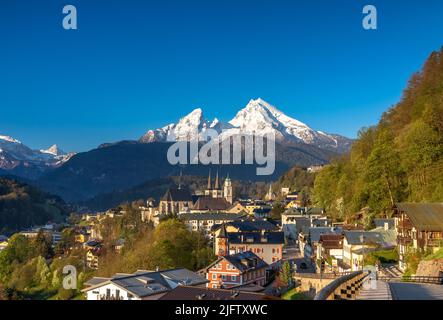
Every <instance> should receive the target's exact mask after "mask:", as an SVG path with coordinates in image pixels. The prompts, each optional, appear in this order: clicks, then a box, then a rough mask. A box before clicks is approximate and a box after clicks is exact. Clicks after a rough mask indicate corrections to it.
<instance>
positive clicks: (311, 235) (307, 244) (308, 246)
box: [299, 227, 343, 263]
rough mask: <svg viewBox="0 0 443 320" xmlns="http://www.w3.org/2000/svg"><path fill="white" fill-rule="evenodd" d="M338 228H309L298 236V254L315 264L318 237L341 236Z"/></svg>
mask: <svg viewBox="0 0 443 320" xmlns="http://www.w3.org/2000/svg"><path fill="white" fill-rule="evenodd" d="M342 231H343V230H342V229H341V228H339V227H310V228H308V229H307V231H306V230H304V231H303V232H302V233H300V235H299V246H300V252H302V253H303V256H304V258H305V259H306V260H307V261H308V262H311V263H316V262H317V248H318V244H319V242H320V237H321V236H322V235H327V234H342Z"/></svg>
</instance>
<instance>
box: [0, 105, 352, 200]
mask: <svg viewBox="0 0 443 320" xmlns="http://www.w3.org/2000/svg"><path fill="white" fill-rule="evenodd" d="M208 128H211V129H214V130H216V131H217V134H218V135H219V137H221V138H222V139H224V138H225V137H230V136H233V135H236V134H252V133H254V134H265V133H268V132H273V133H274V134H275V136H276V142H277V144H276V170H275V172H274V174H273V175H271V176H266V177H264V176H257V175H256V167H257V166H256V165H244V164H243V165H223V166H219V165H210V166H207V165H202V164H198V165H181V166H174V165H171V164H169V162H168V161H167V157H166V155H167V151H168V148H169V146H170V145H171V144H172V143H173V142H174V141H177V140H180V141H194V140H196V139H197V138H198V135H200V134H202V133H204V131H205V130H207V129H208ZM351 143H352V140H351V139H348V138H346V137H343V136H339V135H335V134H326V133H323V132H321V131H315V130H313V129H311V128H310V127H309V126H307V125H306V124H304V123H302V122H300V121H298V120H295V119H293V118H290V117H288V116H286V115H285V114H284V113H282V112H281V111H279V110H278V109H277V108H275V107H273V106H272V105H270V104H269V103H267V102H265V101H264V100H262V99H257V100H251V101H250V102H249V103H248V104H247V106H246V107H245V108H244V109H242V110H240V111H239V112H238V113H237V115H236V116H235V117H234V118H233V119H232V120H231V121H229V122H227V123H223V122H221V121H219V120H217V119H214V120H212V121H208V120H206V119H205V118H204V116H203V111H202V110H201V109H195V110H194V111H192V112H191V113H190V114H188V115H187V116H185V117H183V118H181V119H180V120H179V121H178V122H177V123H171V124H169V125H167V126H165V127H163V128H160V129H155V130H149V131H147V132H146V134H145V135H143V136H142V137H141V138H140V139H139V140H138V141H121V142H116V143H104V144H102V145H100V146H99V147H98V148H96V149H93V150H91V151H88V152H82V153H78V154H73V153H69V154H66V153H64V152H63V151H61V150H59V149H58V148H57V146H52V147H51V148H49V149H47V150H31V149H30V148H28V147H26V146H25V145H23V144H22V143H21V142H20V141H17V140H15V139H13V138H11V137H6V136H1V137H0V175H5V174H8V175H15V176H19V177H22V178H25V179H27V180H26V181H27V182H28V183H32V184H34V185H37V186H39V187H41V188H42V189H44V190H45V191H48V192H51V193H53V194H56V195H59V196H61V197H62V198H63V199H64V200H66V201H70V202H84V201H86V200H88V199H92V198H97V197H98V196H100V195H102V194H112V193H116V192H118V193H119V194H120V195H121V194H126V193H125V192H126V190H130V189H131V188H133V187H134V186H137V185H140V184H143V183H145V182H147V181H152V180H153V179H159V178H165V177H170V176H173V175H178V174H179V173H180V171H182V172H183V174H186V175H190V176H192V175H196V176H198V175H207V173H208V170H209V168H212V170H219V171H220V173H221V174H222V175H223V174H227V173H229V174H230V176H231V177H232V178H234V179H241V180H243V181H257V180H259V181H260V180H267V181H270V180H275V179H277V178H278V177H279V176H280V175H281V174H283V173H284V172H285V171H286V170H287V169H288V168H290V167H292V166H293V165H299V166H304V167H307V166H309V165H313V164H325V163H327V162H328V161H329V160H330V159H331V157H333V156H336V155H338V154H340V153H343V152H346V151H348V150H349V148H350V145H351ZM146 196H148V195H146Z"/></svg>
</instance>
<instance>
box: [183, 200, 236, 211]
mask: <svg viewBox="0 0 443 320" xmlns="http://www.w3.org/2000/svg"><path fill="white" fill-rule="evenodd" d="M230 207H231V204H230V203H229V202H228V201H226V199H225V198H213V197H210V196H203V197H199V198H198V199H197V201H196V202H195V203H194V205H193V206H192V208H191V210H190V212H191V213H205V212H209V211H216V212H226V211H227V210H228V209H229V208H230Z"/></svg>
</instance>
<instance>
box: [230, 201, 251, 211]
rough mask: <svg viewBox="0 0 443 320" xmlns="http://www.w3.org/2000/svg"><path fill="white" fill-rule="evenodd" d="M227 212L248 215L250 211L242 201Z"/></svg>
mask: <svg viewBox="0 0 443 320" xmlns="http://www.w3.org/2000/svg"><path fill="white" fill-rule="evenodd" d="M226 212H227V213H244V214H247V213H248V209H246V207H245V206H244V205H243V204H242V203H241V202H240V201H237V202H235V203H234V204H233V205H232V206H230V207H229V208H228V209H227V210H226Z"/></svg>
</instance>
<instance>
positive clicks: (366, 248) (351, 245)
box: [343, 228, 397, 271]
mask: <svg viewBox="0 0 443 320" xmlns="http://www.w3.org/2000/svg"><path fill="white" fill-rule="evenodd" d="M343 234H344V239H343V263H344V264H346V265H348V266H349V267H350V270H351V271H357V270H362V269H363V268H364V264H365V256H366V255H367V254H368V253H369V252H374V251H377V250H388V249H393V248H394V247H395V246H396V240H397V232H396V230H391V229H384V228H377V229H374V230H370V231H344V232H343Z"/></svg>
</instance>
